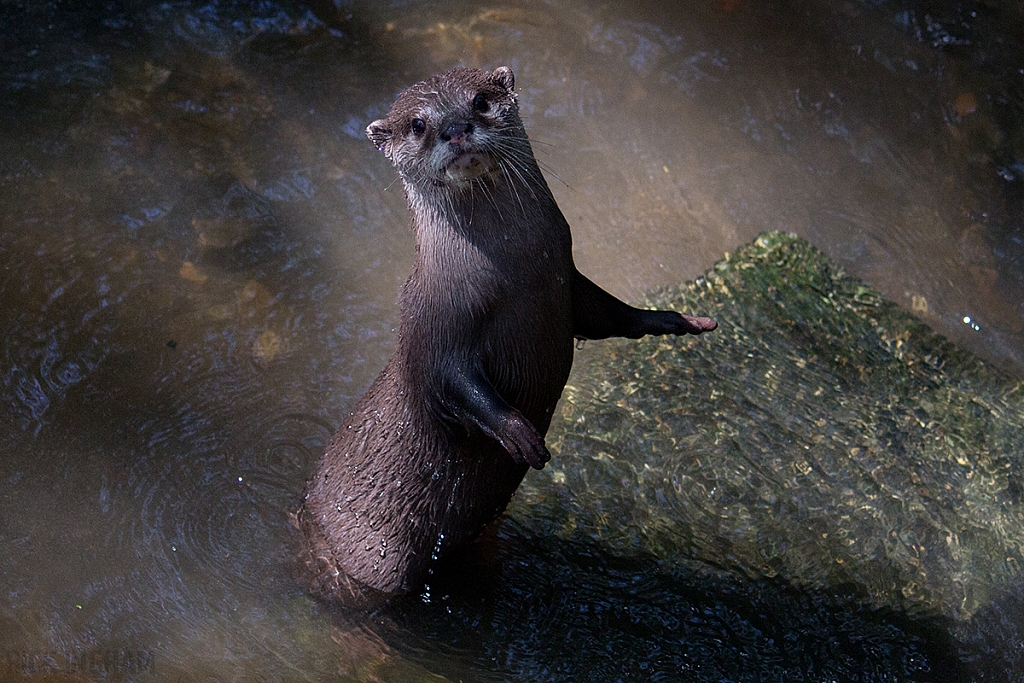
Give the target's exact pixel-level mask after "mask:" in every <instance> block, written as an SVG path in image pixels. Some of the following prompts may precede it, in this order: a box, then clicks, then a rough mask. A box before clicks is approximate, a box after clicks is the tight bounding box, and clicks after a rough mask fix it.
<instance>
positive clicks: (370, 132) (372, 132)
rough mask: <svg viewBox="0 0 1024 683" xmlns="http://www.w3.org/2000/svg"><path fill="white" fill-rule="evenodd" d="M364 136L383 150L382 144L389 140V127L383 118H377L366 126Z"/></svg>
mask: <svg viewBox="0 0 1024 683" xmlns="http://www.w3.org/2000/svg"><path fill="white" fill-rule="evenodd" d="M366 137H368V138H370V142H372V143H373V144H374V145H376V146H377V149H379V150H380V151H382V152H383V151H384V146H385V145H386V144H387V143H388V142H389V141H390V140H391V128H389V127H388V124H387V121H385V120H384V119H377V120H376V121H374V122H373V123H371V124H370V125H368V126H367V127H366Z"/></svg>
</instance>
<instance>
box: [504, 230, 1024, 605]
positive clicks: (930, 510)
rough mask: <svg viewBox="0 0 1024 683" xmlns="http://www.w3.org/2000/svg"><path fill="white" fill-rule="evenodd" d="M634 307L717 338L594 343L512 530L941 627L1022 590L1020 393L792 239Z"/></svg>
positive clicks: (1016, 385) (768, 241)
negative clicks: (669, 315) (707, 328)
mask: <svg viewBox="0 0 1024 683" xmlns="http://www.w3.org/2000/svg"><path fill="white" fill-rule="evenodd" d="M649 303H650V304H651V305H652V306H658V307H671V308H674V309H676V310H679V311H686V312H688V313H693V314H700V315H712V316H715V317H716V318H717V319H718V321H719V328H718V330H716V331H715V332H712V333H710V334H707V335H704V336H702V337H699V338H694V337H682V338H646V339H643V340H641V341H640V342H626V341H622V342H619V341H615V342H599V343H594V347H595V348H596V351H595V352H594V353H592V354H590V357H589V359H588V361H587V362H586V363H585V364H583V366H582V367H580V368H579V371H578V372H577V373H576V374H575V375H574V377H573V379H572V383H571V385H570V386H568V387H566V391H565V395H564V400H563V403H562V406H561V408H560V411H561V412H560V415H559V414H556V416H555V419H554V421H553V423H552V428H551V430H550V432H549V434H548V442H549V444H550V445H551V448H552V451H553V452H554V453H555V457H554V460H553V461H552V463H551V464H550V465H549V466H548V467H547V468H546V469H545V470H544V471H543V472H540V473H534V474H533V475H531V476H530V477H527V480H526V482H525V483H524V485H523V487H522V488H521V490H520V495H519V496H518V498H517V499H516V502H515V503H514V505H513V506H512V508H511V509H510V514H511V515H513V516H514V517H516V518H517V519H518V520H519V521H520V522H521V523H523V524H525V525H526V526H527V527H530V528H532V529H534V530H536V531H538V532H540V533H553V534H560V535H563V536H573V535H582V536H584V537H587V538H590V539H595V540H598V541H600V542H601V543H603V544H606V545H607V546H609V547H611V548H612V549H614V550H615V552H618V553H625V554H629V553H634V552H635V553H644V554H647V555H650V554H653V555H655V556H657V557H659V558H663V559H664V560H667V561H670V562H680V563H690V564H696V565H697V566H701V567H707V568H709V570H710V571H721V572H728V573H736V572H738V573H741V574H743V575H746V576H749V577H781V578H783V579H785V580H787V581H790V582H792V583H793V584H795V585H798V586H802V587H805V588H809V589H814V590H817V589H823V590H835V589H841V590H843V591H844V592H848V591H850V590H852V591H854V592H855V594H858V595H861V596H862V597H863V598H864V599H865V600H867V601H868V602H870V603H874V604H877V605H878V606H887V607H892V608H896V609H900V610H906V611H908V612H911V613H932V614H944V615H947V616H950V617H954V618H958V619H964V618H968V617H969V616H970V615H971V614H972V613H974V611H975V610H977V609H978V608H979V607H981V606H983V605H985V604H986V603H987V602H988V600H989V599H990V596H991V595H993V593H994V592H995V591H997V590H998V589H999V587H1000V586H1003V585H1006V584H1009V583H1013V582H1015V581H1016V580H1018V579H1019V577H1020V575H1021V568H1022V567H1024V558H1022V552H1021V549H1022V547H1024V505H1022V500H1024V476H1022V472H1021V467H1020V465H1021V460H1022V459H1024V385H1022V383H1021V382H1020V381H1016V380H1014V379H1012V378H1010V377H1008V376H1006V375H1005V374H1003V373H1001V372H1000V371H998V370H996V369H995V368H993V367H991V366H990V365H988V364H986V363H985V362H983V361H981V360H979V359H978V358H976V357H974V356H972V355H971V354H969V353H967V352H965V351H962V350H960V349H959V348H957V347H956V346H954V345H953V344H952V343H950V342H949V341H947V340H946V339H945V338H943V337H941V336H939V335H937V334H935V333H933V332H932V331H931V330H930V329H929V328H928V327H927V326H926V325H924V324H923V323H921V322H920V321H918V320H917V319H915V318H914V317H912V316H910V315H908V314H907V313H905V312H903V311H902V310H900V309H899V308H898V307H897V306H896V305H895V304H893V303H891V302H888V301H885V300H883V299H882V298H881V296H880V295H879V294H877V293H876V292H874V291H873V290H871V289H870V288H868V287H866V286H865V285H863V284H862V283H860V282H858V281H857V280H855V279H853V278H852V277H850V276H849V275H847V274H846V273H844V272H843V271H842V269H840V268H838V267H837V266H835V265H834V264H832V263H830V262H829V261H828V260H827V259H826V258H825V257H824V256H823V255H822V254H821V253H820V252H819V251H817V250H816V249H814V248H813V247H811V246H810V245H809V244H808V243H807V242H805V241H804V240H801V239H800V238H798V237H796V236H794V235H786V234H781V233H771V234H766V235H763V236H761V237H760V238H758V239H757V240H756V241H755V242H754V243H753V244H751V245H749V246H746V247H744V248H742V249H740V250H739V251H738V252H737V253H736V254H735V255H730V256H727V257H726V258H725V259H724V260H723V261H721V262H720V263H718V264H717V265H716V266H715V267H714V268H713V269H712V270H711V271H710V272H709V273H708V274H707V275H706V276H705V277H704V278H701V279H699V280H697V281H696V282H693V283H690V284H686V285H683V286H682V287H680V288H678V289H674V290H671V291H664V292H662V293H660V294H659V295H657V296H656V297H655V298H654V299H652V300H651V301H650V302H649ZM588 351H589V349H588Z"/></svg>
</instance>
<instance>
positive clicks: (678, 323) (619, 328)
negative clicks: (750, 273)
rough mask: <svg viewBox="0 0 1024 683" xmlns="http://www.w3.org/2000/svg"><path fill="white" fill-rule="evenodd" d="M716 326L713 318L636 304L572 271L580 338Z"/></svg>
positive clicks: (574, 319) (576, 329)
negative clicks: (650, 309)
mask: <svg viewBox="0 0 1024 683" xmlns="http://www.w3.org/2000/svg"><path fill="white" fill-rule="evenodd" d="M716 327H718V323H717V322H715V321H714V320H713V319H711V318H695V317H693V316H690V315H682V314H680V313H676V312H675V311H649V310H644V309H642V308H634V307H633V306H630V305H629V304H627V303H625V302H624V301H620V300H619V299H616V298H615V297H614V296H612V295H611V294H609V293H608V292H606V291H604V290H603V289H601V288H600V287H598V286H597V285H595V284H594V283H593V282H591V281H590V280H589V279H587V277H586V276H585V275H583V274H582V273H580V272H579V271H578V270H576V271H574V272H573V281H572V332H573V334H574V335H575V336H576V337H577V338H578V339H607V338H608V337H626V338H628V339H639V338H640V337H643V336H644V335H647V334H656V335H661V334H701V333H702V332H710V331H711V330H713V329H715V328H716Z"/></svg>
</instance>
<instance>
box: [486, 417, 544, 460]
mask: <svg viewBox="0 0 1024 683" xmlns="http://www.w3.org/2000/svg"><path fill="white" fill-rule="evenodd" d="M498 442H499V443H500V444H501V445H502V446H503V447H504V448H505V450H506V451H508V454H509V455H511V456H512V459H513V460H515V461H516V462H518V463H523V464H526V465H529V466H530V467H532V468H534V469H538V470H540V469H544V463H546V462H547V461H548V460H550V459H551V453H549V452H548V449H547V448H546V447H545V446H544V437H542V436H541V435H540V434H539V433H538V432H537V430H536V429H535V428H534V426H533V425H532V424H530V421H529V420H527V419H526V418H525V417H523V416H522V415H520V414H518V413H514V414H512V415H509V416H508V418H506V419H505V423H504V424H503V425H502V426H501V432H500V433H499V434H498Z"/></svg>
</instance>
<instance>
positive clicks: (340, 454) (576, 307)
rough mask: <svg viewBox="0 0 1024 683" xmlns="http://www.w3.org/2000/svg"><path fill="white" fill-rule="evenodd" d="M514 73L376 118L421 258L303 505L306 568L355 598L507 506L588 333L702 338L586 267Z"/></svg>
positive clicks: (464, 80)
mask: <svg viewBox="0 0 1024 683" xmlns="http://www.w3.org/2000/svg"><path fill="white" fill-rule="evenodd" d="M514 83H515V78H514V76H513V73H512V70H511V69H509V68H508V67H500V68H498V69H495V70H494V71H490V72H486V71H482V70H479V69H470V68H457V69H453V70H451V71H448V72H447V73H444V74H441V75H438V76H434V77H432V78H428V79H427V80H425V81H422V82H420V83H417V84H415V85H413V86H410V87H409V88H407V89H405V90H403V91H402V92H401V93H400V94H399V96H398V99H397V100H396V101H395V103H394V105H393V106H392V107H391V110H390V112H389V113H388V115H387V117H386V118H384V119H380V120H378V121H374V122H373V123H371V124H370V125H369V126H368V127H367V129H366V134H367V136H368V137H369V138H370V140H371V141H372V142H373V143H374V144H375V145H376V146H377V148H378V149H379V150H380V151H382V152H383V153H384V154H385V155H386V156H387V158H388V159H390V160H391V162H392V163H393V164H394V165H395V167H396V168H397V169H398V173H399V176H400V177H401V180H402V184H403V186H404V188H405V196H406V199H407V201H408V206H409V210H410V213H411V215H412V225H413V228H414V231H415V241H416V258H415V263H414V265H413V269H412V274H411V275H410V276H409V279H408V281H407V282H406V283H405V285H404V287H403V288H402V291H401V295H400V299H399V305H400V311H401V318H400V322H399V326H398V333H397V339H396V344H395V350H394V352H393V355H392V356H391V358H390V360H389V361H388V363H387V365H386V366H385V368H384V369H383V370H382V371H381V373H380V375H379V376H378V377H377V379H376V380H375V381H374V382H373V383H372V384H371V386H370V388H369V389H368V390H367V391H366V393H365V395H363V397H362V398H361V399H360V400H359V401H358V403H357V404H356V406H355V408H353V409H352V411H351V413H350V414H349V415H348V417H347V419H345V421H344V423H343V424H342V426H341V428H340V429H339V430H338V432H337V434H335V435H334V437H333V438H332V439H331V440H330V442H329V443H328V444H327V447H326V449H325V451H324V453H323V455H322V457H321V459H320V461H319V463H318V465H317V467H316V470H315V473H314V475H313V476H312V478H311V479H310V480H309V481H308V483H307V485H306V490H305V495H304V497H303V500H302V503H301V506H300V507H299V509H298V511H297V513H296V523H297V525H298V527H299V529H300V530H301V532H302V535H303V536H304V548H305V550H304V551H303V554H302V558H301V562H300V564H301V565H302V567H301V578H302V580H303V581H304V582H305V583H306V585H307V587H308V588H309V590H310V591H311V592H312V593H313V594H314V595H317V596H320V597H323V598H327V599H331V600H338V601H341V602H343V603H347V604H349V605H360V604H378V603H379V601H380V600H384V599H387V598H389V597H391V596H394V595H397V594H401V593H406V592H409V591H411V590H415V589H417V588H419V587H421V586H422V585H423V583H424V581H425V580H426V578H427V575H428V571H429V569H430V567H431V566H432V563H433V562H435V561H436V560H437V559H438V558H440V557H442V556H444V555H445V554H446V553H447V552H448V551H450V550H452V549H454V548H458V547H459V546H462V545H464V544H466V543H467V542H468V541H470V540H471V539H473V537H474V536H476V535H477V534H478V533H479V532H480V531H481V530H482V529H483V528H484V527H485V526H487V525H488V524H490V523H491V522H492V521H494V520H495V519H496V518H497V517H498V516H499V515H500V514H501V513H502V512H503V511H504V509H505V507H506V506H507V504H508V502H509V500H510V499H511V498H512V495H513V494H514V492H515V490H516V488H517V487H518V486H519V484H520V482H521V481H522V479H523V477H524V476H525V474H526V472H527V471H528V470H529V468H530V467H534V468H537V469H541V468H543V467H544V464H545V463H546V462H547V461H548V460H549V459H550V457H551V454H550V453H549V452H548V449H547V448H546V447H545V445H544V434H545V432H546V431H547V429H548V425H549V423H550V421H551V416H552V414H553V413H554V410H555V405H556V403H557V401H558V399H559V397H560V396H561V393H562V390H563V388H564V387H565V382H566V380H567V378H568V375H569V369H570V366H571V365H572V359H573V349H574V347H575V344H576V342H575V340H576V339H604V338H607V337H613V336H618V337H628V338H634V339H636V338H639V337H642V336H644V335H648V334H652V335H665V334H675V335H680V334H701V333H703V332H707V331H709V330H713V329H715V327H716V326H717V323H716V322H715V321H714V320H712V319H711V318H706V317H692V316H688V315H681V314H679V313H677V312H675V311H652V310H642V309H638V308H634V307H632V306H630V305H628V304H626V303H624V302H622V301H620V300H619V299H616V298H615V297H614V296H612V295H611V294H608V293H607V292H605V291H604V290H603V289H601V288H600V287H598V286H597V285H595V284H594V283H593V282H591V281H590V280H588V279H587V278H586V277H585V276H583V275H582V274H581V273H580V272H579V271H578V270H576V266H575V265H574V263H573V258H572V237H571V235H570V232H569V224H568V223H567V222H566V220H565V218H564V217H563V216H562V212H561V211H560V210H559V208H558V206H557V204H556V203H555V199H554V197H553V196H552V194H551V191H550V189H549V188H548V185H547V183H546V182H545V180H544V176H543V175H542V174H541V171H540V168H539V167H538V165H537V162H536V160H535V159H534V155H533V151H532V148H531V146H530V141H529V139H528V138H527V135H526V130H525V129H524V127H523V123H522V121H521V120H520V117H519V109H518V105H517V100H516V93H515V90H514Z"/></svg>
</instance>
